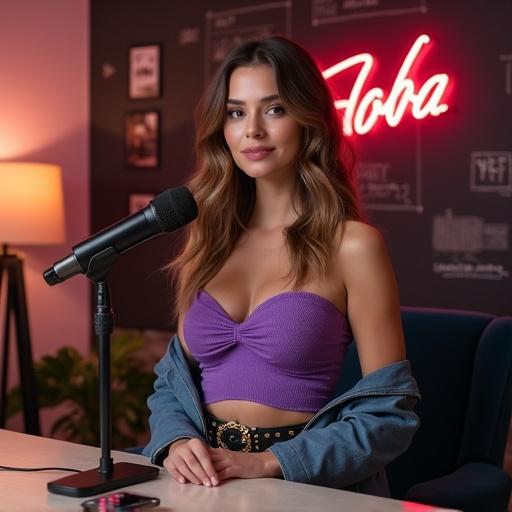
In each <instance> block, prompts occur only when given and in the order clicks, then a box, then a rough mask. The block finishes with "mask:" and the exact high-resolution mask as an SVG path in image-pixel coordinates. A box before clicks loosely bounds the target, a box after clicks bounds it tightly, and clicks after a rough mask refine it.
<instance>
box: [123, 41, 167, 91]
mask: <svg viewBox="0 0 512 512" xmlns="http://www.w3.org/2000/svg"><path fill="white" fill-rule="evenodd" d="M129 55H130V57H129V60H130V62H129V64H130V65H129V70H130V75H129V86H128V88H129V97H130V99H141V98H158V97H159V96H160V92H161V81H162V80H161V70H160V67H161V65H160V64H161V58H162V47H161V45H159V44H148V45H145V46H132V47H131V48H130V50H129Z"/></svg>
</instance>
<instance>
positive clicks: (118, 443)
mask: <svg viewBox="0 0 512 512" xmlns="http://www.w3.org/2000/svg"><path fill="white" fill-rule="evenodd" d="M144 343H145V342H144V340H143V339H142V338H141V337H140V336H139V335H137V334H135V333H133V332H124V333H121V334H119V333H118V334H116V335H114V336H113V338H112V342H111V346H110V349H111V362H110V363H111V364H110V367H111V389H112V391H111V392H112V395H111V413H112V447H113V448H117V449H120V448H126V447H128V446H133V445H136V444H139V443H140V440H139V439H140V437H141V436H142V435H144V434H145V433H146V432H147V416H148V409H147V407H146V399H147V397H148V396H149V394H150V393H151V391H152V384H153V380H154V376H153V373H152V372H151V371H149V370H146V369H144V368H143V365H142V364H141V361H140V358H139V357H137V353H138V352H139V351H140V350H141V349H142V348H143V347H144ZM34 371H35V376H36V385H37V393H38V399H39V407H40V408H44V407H55V406H57V405H60V404H66V405H67V408H66V409H67V410H66V411H65V412H64V413H63V414H62V415H61V416H60V417H58V418H57V419H56V420H55V422H54V423H53V425H52V427H51V430H50V435H51V436H55V435H58V436H59V437H63V438H65V439H66V440H69V441H73V442H77V443H80V444H87V445H92V446H99V444H100V439H99V391H98V388H99V381H98V357H97V353H96V352H95V351H94V352H93V353H92V354H90V355H88V356H84V355H82V354H80V353H79V352H78V351H77V350H76V349H75V348H74V347H71V346H64V347H62V348H60V349H59V350H58V351H57V354H56V355H46V356H44V357H43V358H42V359H41V360H40V361H38V362H36V363H35V364H34ZM21 410H22V401H21V390H20V388H19V386H16V387H14V388H13V389H12V390H11V391H10V393H9V396H8V400H7V417H11V416H13V415H14V414H17V413H18V412H20V411H21Z"/></svg>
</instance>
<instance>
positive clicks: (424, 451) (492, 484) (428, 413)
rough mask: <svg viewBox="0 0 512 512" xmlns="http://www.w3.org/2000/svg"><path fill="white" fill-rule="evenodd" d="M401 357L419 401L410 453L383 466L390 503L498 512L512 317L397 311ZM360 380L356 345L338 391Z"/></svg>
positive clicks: (509, 402) (505, 495) (511, 395)
mask: <svg viewBox="0 0 512 512" xmlns="http://www.w3.org/2000/svg"><path fill="white" fill-rule="evenodd" d="M402 321H403V326H404V332H405V338H406V346H407V357H408V359H409V360H410V361H411V365H412V371H413V375H414V376H415V378H416V380H417V382H418V387H419V390H420V393H421V395H422V400H421V401H420V402H419V403H418V405H417V407H416V412H417V414H418V415H419V417H420V419H421V426H420V428H419V430H418V431H417V433H416V435H415V437H414V439H413V442H412V445H411V447H410V448H409V449H408V450H407V451H406V452H405V453H404V454H402V455H401V456H400V457H399V458H398V459H396V460H395V461H394V462H393V463H391V464H390V465H389V466H388V468H387V474H388V479H389V484H390V490H391V495H392V497H393V498H397V499H405V500H410V501H415V502H420V503H426V504H431V505H437V506H442V507H449V508H456V509H460V510H463V511H464V512H477V511H478V512H481V511H493V512H505V511H506V510H507V504H508V501H509V498H510V492H511V489H512V481H511V479H510V477H509V476H508V475H507V474H506V473H505V472H504V471H503V469H502V465H503V457H504V453H505V445H506V441H507V433H508V427H509V422H510V413H511V408H512V386H511V383H512V317H495V316H492V315H488V314H484V313H476V312H469V311H454V310H441V309H425V308H402ZM360 378H361V369H360V366H359V360H358V357H357V351H356V349H355V346H354V345H352V347H351V349H350V351H349V354H348V356H347V360H346V363H345V364H344V366H343V371H342V376H341V380H340V382H339V383H338V391H340V392H342V391H345V390H348V389H350V388H351V387H352V386H353V385H354V384H355V383H356V382H357V380H358V379H360Z"/></svg>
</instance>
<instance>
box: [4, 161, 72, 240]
mask: <svg viewBox="0 0 512 512" xmlns="http://www.w3.org/2000/svg"><path fill="white" fill-rule="evenodd" d="M64 242H65V225H64V199H63V194H62V176H61V169H60V167H59V166H58V165H51V164H37V163H17V162H0V243H3V244H8V245H53V244H62V243H64Z"/></svg>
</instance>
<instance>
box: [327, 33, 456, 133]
mask: <svg viewBox="0 0 512 512" xmlns="http://www.w3.org/2000/svg"><path fill="white" fill-rule="evenodd" d="M429 43H430V37H429V36H428V35H426V34H423V35H421V36H419V37H418V38H417V39H416V41H415V42H414V43H413V45H412V47H411V49H410V50H409V52H408V53H407V55H406V57H405V59H404V61H403V63H402V65H401V67H400V69H399V70H398V73H397V75H396V78H395V80H394V82H393V85H392V87H391V90H390V91H389V93H388V95H387V97H386V94H385V92H384V90H383V89H382V88H381V87H373V88H371V89H369V90H367V91H366V92H365V93H364V94H363V90H364V87H365V85H366V84H367V82H368V78H369V76H370V74H371V72H372V70H373V68H374V62H375V59H374V57H373V56H372V55H371V54H369V53H360V54H358V55H354V56H352V57H349V58H347V59H345V60H343V61H341V62H338V63H337V64H335V65H334V66H331V67H330V68H328V69H326V70H325V71H323V76H324V78H325V79H326V80H327V79H329V78H332V77H334V76H336V75H338V74H339V73H342V72H343V71H346V70H349V69H351V68H353V67H356V66H361V67H360V70H359V74H358V75H357V78H356V80H355V82H354V84H353V86H352V90H351V92H350V94H349V96H348V98H344V99H339V100H336V101H335V106H336V109H338V110H343V111H344V117H343V131H344V133H345V134H346V135H352V134H353V133H357V134H360V135H363V134H365V133H368V132H369V131H370V130H371V129H372V128H374V126H375V124H376V123H377V121H378V120H379V118H384V120H385V121H386V123H387V124H388V125H389V126H391V127H395V126H397V125H398V124H399V123H400V121H401V120H402V119H403V117H404V114H405V112H406V110H407V109H408V108H409V107H410V110H411V114H412V116H413V117H414V118H416V119H424V118H425V117H427V116H438V115H440V114H443V113H444V112H446V111H447V110H448V105H447V104H446V103H444V102H443V99H444V97H445V93H446V89H447V87H448V84H449V82H450V80H449V77H448V75H447V74H446V73H436V74H434V75H432V76H431V77H429V78H428V79H427V80H426V81H425V82H424V83H423V84H417V83H415V80H414V79H413V78H411V76H410V75H411V72H412V71H413V69H414V68H415V65H416V66H417V64H418V61H419V58H420V57H421V55H420V54H421V52H422V51H423V50H424V48H425V46H426V45H428V44H429Z"/></svg>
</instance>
